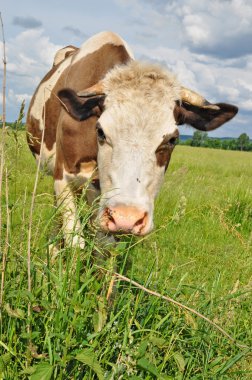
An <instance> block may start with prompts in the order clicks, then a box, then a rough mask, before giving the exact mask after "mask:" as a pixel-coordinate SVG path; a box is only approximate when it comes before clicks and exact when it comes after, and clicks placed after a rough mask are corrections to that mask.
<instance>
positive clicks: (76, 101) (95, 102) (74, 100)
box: [58, 88, 105, 121]
mask: <svg viewBox="0 0 252 380" xmlns="http://www.w3.org/2000/svg"><path fill="white" fill-rule="evenodd" d="M58 97H59V99H60V101H61V104H62V106H63V107H64V108H65V109H66V111H67V112H68V113H69V114H70V115H71V116H72V117H73V118H74V119H76V120H78V121H83V120H86V119H88V118H89V117H91V116H97V117H100V116H101V113H102V111H103V105H104V99H105V95H94V96H91V97H85V98H83V97H80V96H78V95H77V94H76V92H75V91H73V90H71V89H69V88H64V89H63V90H61V91H59V92H58Z"/></svg>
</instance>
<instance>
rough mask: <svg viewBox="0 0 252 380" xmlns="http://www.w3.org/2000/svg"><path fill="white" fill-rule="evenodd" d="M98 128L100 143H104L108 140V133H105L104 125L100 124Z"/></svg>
mask: <svg viewBox="0 0 252 380" xmlns="http://www.w3.org/2000/svg"><path fill="white" fill-rule="evenodd" d="M96 130H97V137H98V141H99V142H100V143H103V142H104V141H105V140H106V135H105V133H104V131H103V129H102V127H101V126H100V125H97V126H96Z"/></svg>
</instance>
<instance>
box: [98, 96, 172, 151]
mask: <svg viewBox="0 0 252 380" xmlns="http://www.w3.org/2000/svg"><path fill="white" fill-rule="evenodd" d="M136 103H137V102H136ZM136 103H135V104H134V106H132V104H131V103H129V104H121V105H119V106H118V107H117V106H115V107H109V108H108V109H106V110H105V112H104V113H103V114H102V116H101V118H100V120H99V123H100V125H101V127H102V128H103V129H104V132H105V134H106V135H108V136H109V137H110V138H112V139H113V138H114V139H116V141H117V142H119V141H122V140H126V139H127V142H131V141H132V142H135V141H139V142H142V143H143V142H145V145H146V144H147V145H148V142H149V144H150V145H152V144H153V143H157V144H160V142H161V141H162V139H163V138H164V136H166V135H171V136H172V135H173V134H174V132H175V131H176V130H177V129H178V128H177V125H176V122H175V119H174V115H173V108H170V107H169V106H168V105H166V106H165V107H164V108H163V109H162V107H160V106H159V107H158V108H156V107H151V105H150V104H149V105H148V106H146V107H145V106H144V105H139V107H137V104H136Z"/></svg>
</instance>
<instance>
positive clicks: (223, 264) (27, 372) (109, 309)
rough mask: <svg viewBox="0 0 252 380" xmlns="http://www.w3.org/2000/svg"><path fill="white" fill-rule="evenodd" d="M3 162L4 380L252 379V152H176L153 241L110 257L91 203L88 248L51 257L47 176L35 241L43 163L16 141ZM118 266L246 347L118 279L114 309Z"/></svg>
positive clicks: (85, 213) (0, 363)
mask: <svg viewBox="0 0 252 380" xmlns="http://www.w3.org/2000/svg"><path fill="white" fill-rule="evenodd" d="M5 159H6V160H5V161H6V162H5V169H4V176H3V177H4V178H3V183H2V192H3V194H2V229H1V236H2V240H1V257H2V268H1V269H2V272H1V273H2V281H1V282H2V286H1V297H2V310H1V319H0V379H8V380H14V379H31V380H50V379H85V380H89V379H94V380H95V379H99V380H102V379H104V380H105V379H106V380H108V379H109V380H112V379H114V380H119V379H122V380H124V379H125V380H126V379H127V380H139V379H145V380H150V379H159V380H171V379H175V380H182V379H189V380H196V379H197V380H202V379H209V380H214V379H227V380H228V379H244V380H245V379H251V378H252V355H251V349H250V348H249V347H251V346H252V318H251V311H252V308H251V304H252V303H251V291H252V153H245V152H237V151H235V152H234V151H221V150H212V149H205V148H191V147H185V146H177V147H176V149H175V151H174V153H173V157H172V160H171V164H170V167H169V169H168V172H167V173H166V177H165V178H166V179H165V182H164V184H163V187H162V191H161V193H160V195H159V197H158V199H157V200H156V210H155V225H156V229H155V231H154V232H152V233H151V234H150V235H149V236H146V237H144V238H132V237H127V236H123V237H121V240H120V242H119V243H118V244H117V246H115V247H112V246H111V247H108V248H107V250H110V255H109V256H108V255H107V254H106V252H107V250H106V251H105V249H104V248H101V246H100V245H99V244H98V243H97V238H96V237H95V235H96V231H95V229H94V228H93V227H92V225H91V224H90V210H89V208H88V207H87V205H86V203H85V202H84V200H83V201H82V202H80V205H79V208H80V214H81V216H82V223H83V228H84V233H85V235H86V240H87V243H86V247H85V249H84V250H82V251H81V250H79V249H73V248H72V249H71V248H68V249H67V248H62V249H60V251H59V252H58V254H57V255H53V254H52V253H51V251H50V250H49V245H50V244H51V242H52V240H53V239H54V242H57V240H60V236H59V234H58V236H56V237H54V238H53V233H52V232H53V226H54V225H55V223H56V222H57V220H58V219H59V217H60V212H59V211H60V210H58V209H57V208H56V207H55V206H54V201H53V181H52V178H50V177H47V176H46V175H45V174H43V173H41V174H40V175H39V181H38V187H37V191H36V197H35V205H34V210H33V212H32V228H31V231H30V233H31V234H29V223H30V210H31V201H32V192H33V188H34V181H35V174H36V165H35V161H34V159H33V157H32V155H31V153H30V152H29V150H28V147H27V145H26V141H25V133H24V132H18V133H16V132H13V131H9V132H8V136H7V140H6V146H5ZM29 241H30V246H31V261H29V259H28V258H27V252H28V242H29ZM94 251H96V252H98V251H100V253H99V254H96V255H94V254H93V252H94ZM102 256H103V257H102ZM5 258H6V265H5V264H4V261H5ZM115 263H117V272H119V273H121V274H123V275H125V276H127V277H128V278H130V279H132V280H134V281H137V282H138V283H140V284H142V285H144V286H145V287H146V288H148V289H151V290H152V291H155V292H158V293H160V294H162V295H168V296H170V297H172V298H173V299H175V300H177V301H179V302H181V303H183V304H184V305H187V306H189V307H191V308H193V309H196V310H197V311H199V312H200V313H202V314H204V315H205V316H206V317H208V318H209V319H211V320H212V321H214V322H215V323H217V324H218V325H219V326H221V327H222V328H223V329H224V330H225V331H226V332H227V333H228V334H230V335H231V336H232V337H233V338H235V340H236V341H237V342H238V343H240V344H242V345H246V346H248V348H246V347H239V346H237V345H236V343H235V342H233V341H230V340H229V339H228V338H227V337H226V336H224V335H223V334H222V333H221V332H220V331H218V330H216V329H215V328H214V327H213V326H212V325H210V324H209V323H208V322H207V321H204V320H203V319H202V318H199V317H198V316H196V315H195V314H193V313H190V312H188V311H185V310H184V309H181V308H178V307H177V306H174V305H172V304H171V303H168V302H167V301H165V300H163V299H161V298H160V297H156V296H153V295H150V294H148V293H146V292H145V291H144V290H141V289H139V288H137V287H136V286H134V285H133V284H132V283H127V282H124V281H122V280H121V281H119V280H117V281H116V282H115V290H114V293H113V295H112V297H111V298H110V300H109V302H107V300H106V295H107V291H108V288H109V285H110V282H111V277H112V271H113V268H114V267H115ZM103 268H105V269H106V271H105V270H103ZM28 274H30V276H28ZM3 275H4V276H3ZM29 277H30V278H29ZM29 284H30V286H31V290H29Z"/></svg>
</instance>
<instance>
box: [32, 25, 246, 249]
mask: <svg viewBox="0 0 252 380" xmlns="http://www.w3.org/2000/svg"><path fill="white" fill-rule="evenodd" d="M237 111H238V109H237V107H235V106H233V105H229V104H225V103H219V104H210V103H209V102H208V101H206V100H205V99H204V98H203V97H201V96H200V95H198V94H196V93H194V92H192V91H189V90H187V89H185V88H184V87H182V86H181V85H180V84H179V83H178V81H177V79H176V78H175V77H174V75H173V74H171V73H170V72H168V71H167V70H166V69H164V68H161V67H159V66H156V65H153V64H146V63H141V62H138V61H135V60H134V57H133V54H132V53H131V51H130V49H129V47H128V46H127V44H126V43H125V42H124V41H123V40H122V39H121V38H120V37H119V36H118V35H116V34H114V33H111V32H102V33H100V34H97V35H95V36H94V37H92V38H90V39H89V40H88V41H87V42H85V43H84V44H83V45H82V46H81V48H79V49H77V48H75V47H73V46H68V47H66V48H64V49H61V50H60V51H59V52H58V53H57V54H56V56H55V60H54V65H53V67H52V69H51V71H50V72H49V73H48V74H47V75H46V76H45V78H44V79H43V80H42V82H41V83H40V85H39V86H38V88H37V90H36V92H35V94H34V96H33V98H32V101H31V104H30V107H29V111H28V116H27V129H28V134H27V138H28V143H29V146H30V149H31V151H32V153H33V154H34V155H35V157H36V159H38V157H39V155H41V163H42V165H43V166H44V167H47V170H48V172H49V173H50V174H52V175H53V177H54V189H55V194H56V199H57V201H58V203H59V204H62V206H63V209H62V215H63V232H64V237H65V241H66V244H68V245H70V244H73V245H80V246H81V247H83V246H84V239H83V237H82V228H81V224H80V221H79V220H78V218H77V211H76V204H75V201H76V200H75V195H76V189H79V188H80V186H82V185H83V184H84V183H85V182H86V181H89V183H90V185H89V190H90V192H92V191H93V192H94V191H95V189H97V191H96V193H95V195H96V196H97V195H98V194H99V191H98V187H99V186H97V185H98V183H99V184H100V189H101V197H100V206H99V211H98V215H97V220H98V222H99V224H100V226H101V228H102V229H103V230H105V231H111V232H118V231H122V232H127V233H128V232H129V233H132V234H135V235H145V234H147V233H148V232H150V231H151V229H152V227H153V208H154V199H155V197H156V195H157V193H158V191H159V189H160V186H161V183H162V181H163V178H164V174H165V171H166V169H167V166H168V164H169V161H170V157H171V154H172V151H173V149H174V146H175V142H176V139H177V138H178V136H179V132H178V126H179V125H181V124H184V123H185V124H189V125H192V126H193V127H194V128H196V129H199V130H202V131H211V130H213V129H215V128H218V127H219V126H221V125H222V124H223V123H225V122H226V121H228V120H230V119H231V118H232V117H233V116H234V115H235V114H236V113H237ZM43 130H44V141H43V143H42V145H41V140H42V131H43ZM91 198H94V197H91Z"/></svg>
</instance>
